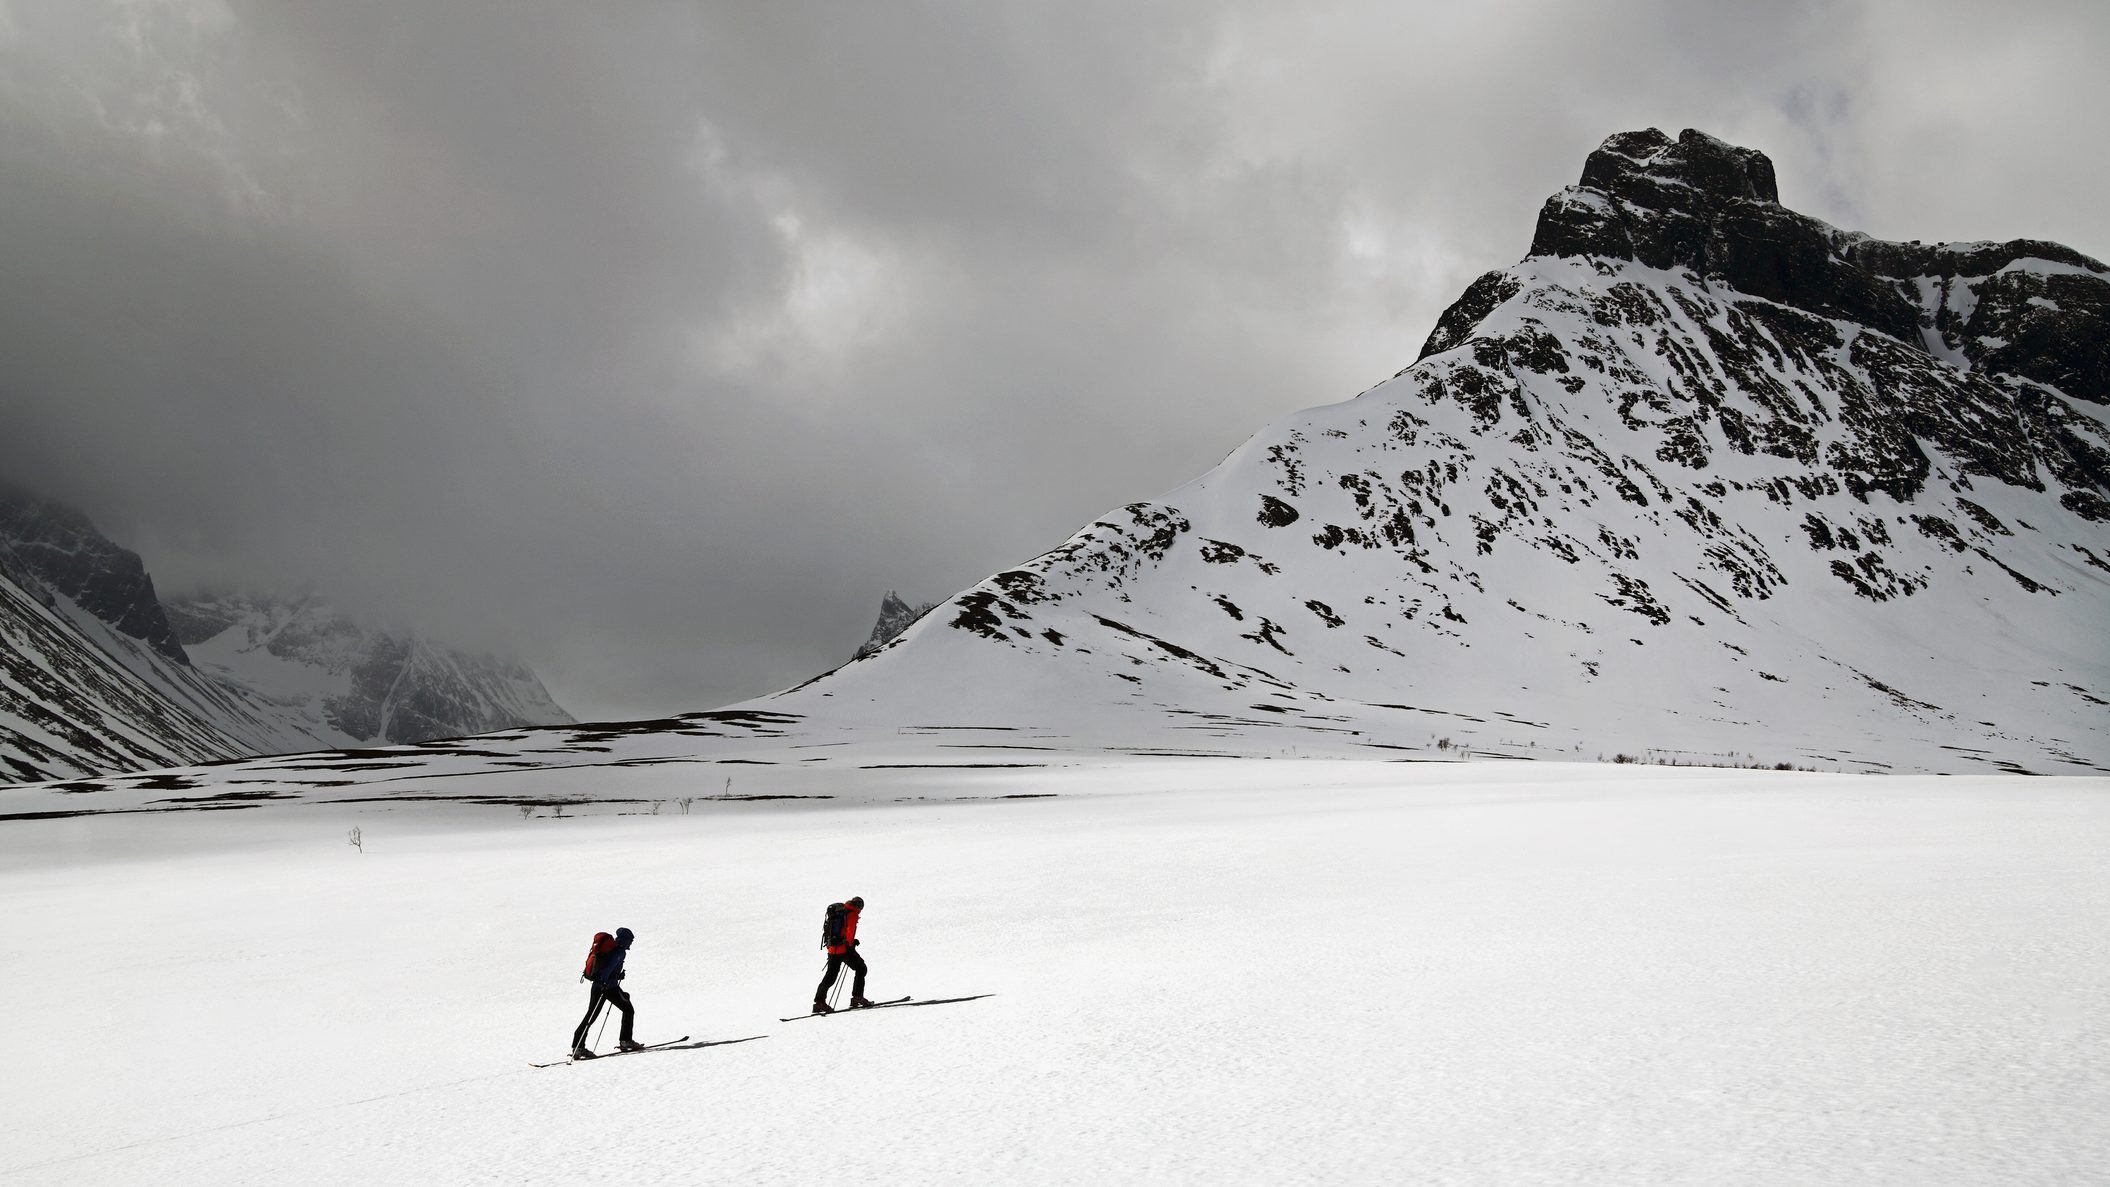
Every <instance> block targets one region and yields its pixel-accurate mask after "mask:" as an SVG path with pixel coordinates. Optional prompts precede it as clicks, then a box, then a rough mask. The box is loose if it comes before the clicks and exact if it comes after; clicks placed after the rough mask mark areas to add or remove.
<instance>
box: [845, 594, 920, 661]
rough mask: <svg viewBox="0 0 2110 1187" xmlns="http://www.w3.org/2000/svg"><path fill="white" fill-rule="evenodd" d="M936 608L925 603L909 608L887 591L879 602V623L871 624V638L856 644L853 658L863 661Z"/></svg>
mask: <svg viewBox="0 0 2110 1187" xmlns="http://www.w3.org/2000/svg"><path fill="white" fill-rule="evenodd" d="M937 608H938V603H936V602H925V603H923V604H922V605H920V606H911V605H909V604H908V603H907V602H904V601H902V600H901V595H900V594H898V593H895V592H894V591H893V590H891V589H890V590H888V591H887V594H886V597H884V598H881V599H880V601H879V621H878V622H876V623H874V624H872V635H871V637H870V638H868V639H866V640H865V641H864V642H863V643H860V644H858V647H857V653H856V655H855V656H854V658H856V659H863V658H864V657H866V656H868V655H870V654H872V653H873V652H875V651H877V650H879V649H880V648H881V647H884V646H886V645H887V644H888V643H890V642H892V641H893V639H894V636H896V635H898V634H900V633H901V632H903V631H905V630H907V629H908V628H909V627H911V626H914V625H915V623H916V620H917V619H919V618H921V617H923V616H924V615H926V614H928V613H930V612H931V611H932V610H935V609H937Z"/></svg>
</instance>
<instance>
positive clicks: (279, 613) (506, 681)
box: [167, 592, 572, 745]
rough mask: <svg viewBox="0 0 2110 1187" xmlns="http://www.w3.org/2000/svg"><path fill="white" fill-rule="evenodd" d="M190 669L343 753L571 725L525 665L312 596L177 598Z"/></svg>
mask: <svg viewBox="0 0 2110 1187" xmlns="http://www.w3.org/2000/svg"><path fill="white" fill-rule="evenodd" d="M167 607H168V615H169V620H170V622H171V623H172V624H173V626H174V631H175V635H176V637H177V638H178V639H179V640H180V641H181V642H182V643H183V645H184V647H185V648H186V650H187V651H188V652H189V654H190V656H191V658H192V660H193V662H195V663H196V664H197V666H198V667H199V668H201V669H203V670H205V671H206V672H209V673H211V674H212V675H213V676H214V677H216V678H217V679H219V680H220V681H221V682H222V683H225V684H230V685H234V686H237V687H240V688H244V689H246V690H248V691H249V692H251V693H252V694H254V695H256V696H258V697H261V698H263V699H265V700H267V701H269V702H270V703H272V704H274V705H276V706H279V707H280V708H281V710H282V711H283V712H285V713H287V714H290V715H293V716H294V717H296V718H297V719H298V720H300V721H302V722H303V723H305V724H304V728H306V729H308V730H309V731H310V732H312V733H313V734H315V735H316V736H317V737H319V738H320V737H328V738H332V739H342V741H335V742H333V744H336V745H353V744H360V743H368V742H424V741H428V740H430V739H433V738H451V737H459V736H462V735H465V734H478V733H485V732H488V731H491V730H503V729H514V728H516V727H520V726H535V725H569V724H571V722H572V716H571V715H570V714H569V713H566V712H565V711H564V710H563V708H562V707H560V706H559V705H558V704H557V703H556V701H554V700H553V699H551V697H550V695H549V692H548V690H546V689H544V688H543V686H542V681H541V680H540V679H538V678H537V677H536V675H535V673H534V672H533V671H532V670H530V669H529V668H528V667H527V666H526V665H524V664H521V663H519V662H518V661H515V660H511V659H507V658H504V657H501V656H494V655H483V654H476V653H472V652H467V651H462V650H458V649H455V648H451V647H446V646H444V645H441V644H438V643H434V642H432V641H430V640H427V639H422V638H419V637H418V636H416V635H414V634H412V633H409V632H405V631H390V630H384V629H381V628H377V627H374V626H372V625H369V624H365V623H361V622H358V621H356V620H354V619H352V618H350V617H348V616H346V615H345V614H343V613H341V612H340V611H338V610H337V609H336V608H335V607H333V606H332V605H331V604H330V603H329V601H328V600H327V599H325V598H323V597H321V596H320V595H318V594H315V593H313V592H301V593H295V594H290V595H286V596H283V597H270V596H258V595H251V594H233V593H213V594H197V595H192V596H186V597H176V598H171V599H169V600H168V602H167Z"/></svg>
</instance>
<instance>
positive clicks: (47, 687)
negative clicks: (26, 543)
mask: <svg viewBox="0 0 2110 1187" xmlns="http://www.w3.org/2000/svg"><path fill="white" fill-rule="evenodd" d="M15 571H17V569H16V563H15V562H13V560H12V558H11V557H10V556H9V555H8V552H7V549H6V547H5V546H4V545H0V783H17V782H29V781H32V780H40V779H58V778H68V777H72V776H75V775H87V774H94V773H97V772H103V771H136V770H142V769H145V768H148V767H168V766H183V765H188V764H193V763H203V762H214V761H217V760H221V759H229V758H238V757H240V756H242V755H244V754H247V753H249V752H248V751H247V750H245V749H244V748H243V747H242V745H241V744H240V743H239V742H237V741H236V740H235V739H233V738H231V737H229V736H227V735H226V734H224V733H222V732H221V731H219V730H218V729H215V728H214V727H213V726H212V725H210V724H208V723H207V722H205V721H202V720H200V719H199V718H198V716H196V715H195V714H192V713H188V712H185V711H184V710H182V709H180V708H178V707H177V706H176V704H175V703H174V702H173V701H171V700H170V699H169V698H168V697H167V696H165V695H163V693H162V692H161V691H159V690H157V689H156V688H155V687H154V685H152V684H150V683H149V682H148V681H147V680H146V679H144V678H142V677H141V676H139V675H138V674H137V673H136V672H134V671H133V670H132V669H131V668H128V667H126V666H125V665H124V664H122V663H120V662H118V661H117V660H116V659H115V658H114V657H112V656H111V655H110V654H109V653H107V652H105V651H103V650H102V649H100V648H98V647H96V646H95V645H94V644H92V643H90V642H89V641H88V640H87V638H86V637H85V636H83V635H82V633H81V632H80V631H79V630H77V629H76V628H75V627H74V625H73V623H72V622H71V621H70V620H69V618H68V616H67V615H66V614H65V612H64V611H62V610H61V609H59V608H58V606H57V605H55V604H53V603H48V602H47V601H46V600H45V598H44V597H39V596H37V595H35V594H32V593H31V592H30V591H29V590H27V589H24V588H23V587H22V586H21V585H19V584H17V583H16V582H15V581H13V580H12V579H11V578H10V576H9V574H10V573H13V572H15ZM46 596H47V597H48V596H49V595H48V594H47V595H46Z"/></svg>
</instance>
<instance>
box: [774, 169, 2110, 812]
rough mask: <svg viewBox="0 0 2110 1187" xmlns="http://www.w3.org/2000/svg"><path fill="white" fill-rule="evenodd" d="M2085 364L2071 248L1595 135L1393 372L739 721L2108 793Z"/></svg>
mask: <svg viewBox="0 0 2110 1187" xmlns="http://www.w3.org/2000/svg"><path fill="white" fill-rule="evenodd" d="M2106 343H2110V270H2106V269H2105V268H2104V266H2103V265H2102V264H2100V263H2098V262H2096V261H2094V260H2092V259H2089V258H2088V257H2086V256H2083V255H2081V254H2079V253H2077V252H2074V251H2072V250H2071V249H2068V248H2064V247H2060V246H2058V245H2055V244H2046V243H2041V242H2037V241H2032V240H2016V241H2012V242H2009V243H2002V244H1984V243H1972V244H1940V245H1933V246H1924V245H1921V244H1917V243H1886V242H1882V241H1878V240H1874V239H1871V238H1869V237H1867V236H1865V235H1860V234H1855V233H1850V232H1844V231H1840V230H1837V229H1835V228H1832V227H1830V226H1827V225H1825V224H1824V223H1822V222H1819V221H1817V220H1815V219H1812V218H1809V217H1808V216H1805V215H1801V214H1798V213H1796V212H1794V211H1792V210H1789V209H1787V208H1786V207H1784V206H1782V205H1780V204H1779V202H1778V194H1777V190H1776V186H1775V181H1774V176H1773V169H1772V165H1771V163H1770V162H1769V161H1768V160H1767V159H1766V158H1765V156H1764V155H1763V154H1761V153H1758V152H1755V151H1753V150H1750V149H1743V148H1736V147H1733V146H1730V145H1727V144H1724V143H1722V142H1720V141H1718V140H1715V139H1713V138H1711V137H1707V136H1704V135H1701V134H1700V133H1697V132H1691V131H1688V132H1686V133H1684V134H1683V135H1681V136H1680V137H1679V138H1677V139H1676V140H1672V139H1671V138H1670V137H1668V136H1665V135H1664V134H1662V133H1661V132H1656V131H1646V132H1635V133H1625V134H1622V135H1618V136H1614V137H1612V138H1611V139H1609V140H1607V141H1606V142H1605V144H1604V145H1603V147H1601V148H1600V149H1598V150H1597V151H1596V152H1595V153H1592V154H1591V156H1590V158H1589V161H1588V163H1587V164H1586V166H1585V168H1584V172H1583V178H1582V182H1581V184H1579V185H1576V186H1573V187H1570V188H1568V189H1566V190H1564V191H1562V192H1561V193H1560V194H1558V195H1555V196H1554V197H1553V198H1552V199H1550V200H1549V201H1548V202H1547V204H1546V206H1545V209H1544V210H1543V211H1542V213H1541V215H1540V219H1539V226H1538V232H1537V234H1536V236H1535V238H1534V241H1533V245H1532V251H1531V254H1530V255H1529V256H1528V257H1527V258H1526V259H1525V260H1524V261H1522V262H1521V263H1520V264H1518V265H1517V266H1515V267H1512V268H1509V269H1505V270H1502V271H1499V272H1490V273H1488V274H1487V275H1485V276H1483V277H1481V278H1480V279H1479V280H1477V281H1475V282H1474V283H1473V284H1472V285H1471V286H1470V287H1469V288H1468V289H1467V291H1466V292H1465V294H1464V295H1463V296H1461V297H1460V299H1459V300H1458V302H1457V303H1456V304H1454V305H1453V306H1452V307H1451V308H1450V309H1449V310H1448V311H1446V312H1445V314H1444V315H1443V317H1442V319H1441V320H1440V321H1439V323H1438V325H1437V327H1436V329H1435V331H1434V332H1433V333H1432V334H1431V335H1430V337H1429V340H1428V343H1427V345H1426V347H1425V348H1424V350H1423V352H1422V355H1421V358H1420V360H1419V361H1418V362H1416V363H1415V364H1414V365H1413V366H1411V367H1409V368H1408V369H1407V370H1405V371H1402V372H1401V373H1400V374H1399V375H1397V376H1395V377H1394V378H1393V379H1392V380H1390V381H1388V382H1386V383H1383V384H1380V385H1379V386H1378V387H1376V388H1374V389H1372V390H1371V391H1369V392H1366V393H1364V394H1363V395H1362V396H1359V397H1357V398H1356V399H1353V400H1350V401H1348V402H1346V403H1343V404H1337V405H1332V406H1329V407H1324V408H1318V409H1314V410H1311V411H1309V412H1305V413H1302V414H1299V415H1297V416H1293V417H1290V418H1288V419H1287V420H1285V421H1284V422H1282V423H1280V424H1278V425H1276V426H1274V427H1272V428H1270V429H1268V430H1266V431H1264V432H1262V433H1261V434H1260V435H1258V436H1256V437H1255V438H1253V439H1252V440H1251V441H1249V442H1248V443H1247V444H1246V445H1244V446H1243V447H1241V448H1240V449H1239V450H1238V451H1236V452H1235V453H1234V454H1233V455H1232V456H1231V457H1230V458H1228V459H1226V461H1225V462H1224V463H1223V464H1222V465H1220V466H1218V467H1217V468H1216V469H1215V470H1213V471H1211V472H1210V473H1208V474H1207V475H1204V476H1203V477H1201V478H1200V479H1197V480H1196V481H1194V482H1192V483H1189V484H1188V485H1187V486H1184V487H1182V488H1180V489H1179V490H1177V491H1174V492H1172V493H1171V494H1169V495H1167V496H1166V497H1165V498H1164V499H1162V500H1160V501H1158V502H1154V503H1140V504H1135V505H1133V506H1130V507H1127V508H1124V509H1122V510H1121V511H1119V512H1116V513H1113V514H1111V515H1109V516H1107V517H1106V518H1104V519H1102V520H1101V521H1099V522H1097V523H1094V524H1092V525H1090V526H1088V527H1086V528H1085V529H1084V530H1083V531H1081V532H1079V533H1078V534H1077V535H1076V536H1075V537H1073V538H1072V539H1071V540H1070V541H1069V542H1067V543H1066V544H1064V545H1063V546H1062V547H1060V548H1057V549H1055V550H1054V551H1052V552H1050V553H1047V554H1046V555H1044V556H1041V557H1039V558H1037V559H1036V560H1034V561H1032V562H1030V563H1028V564H1025V565H1022V566H1020V567H1019V568H1017V569H1013V570H1009V571H1007V572H1004V573H999V574H997V575H996V576H994V577H992V578H990V579H988V580H986V581H984V582H982V583H980V584H978V585H977V586H975V587H974V588H972V589H970V590H967V591H965V592H963V593H961V594H959V595H957V596H956V597H954V598H953V599H951V600H950V601H949V602H948V603H946V604H945V605H943V606H942V607H940V609H939V610H938V611H937V612H935V613H933V614H931V615H929V616H928V617H926V618H924V619H923V620H922V621H921V622H920V623H918V624H917V625H916V626H914V627H913V628H911V629H910V630H909V631H907V632H906V633H905V634H903V635H902V636H901V637H899V638H898V639H896V640H895V641H894V642H892V643H891V644H888V645H887V646H885V647H882V648H881V649H879V650H878V651H877V652H876V653H874V654H872V655H870V656H869V657H867V658H864V659H862V660H861V661H860V662H856V663H852V664H850V665H847V666H846V667H844V668H843V669H841V670H839V671H838V672H837V673H834V674H832V675H830V676H828V677H825V678H823V679H821V680H819V681H815V682H811V683H809V684H808V685H805V686H801V687H800V688H799V689H796V690H793V691H791V692H789V693H785V694H780V695H779V696H778V697H776V698H770V699H767V700H765V701H764V702H760V703H761V704H767V705H769V706H771V707H773V708H782V709H792V710H797V711H810V712H813V713H816V714H819V713H829V714H836V715H842V714H852V715H855V714H863V715H867V716H870V717H873V718H879V717H887V716H891V717H894V718H896V719H898V720H910V719H913V720H918V721H969V720H972V721H976V722H988V723H996V722H1014V723H1019V724H1022V725H1036V724H1039V725H1050V726H1059V727H1061V728H1065V729H1070V730H1080V731H1083V732H1086V733H1090V732H1094V731H1096V732H1097V733H1098V734H1099V735H1100V736H1104V737H1108V738H1115V737H1122V738H1130V739H1143V738H1151V739H1164V738H1193V739H1201V738H1221V739H1225V740H1226V741H1224V742H1218V743H1214V744H1216V745H1231V746H1234V747H1243V748H1245V749H1255V748H1266V747H1267V746H1268V742H1267V739H1268V737H1269V736H1270V733H1271V731H1281V730H1294V731H1303V732H1305V733H1311V732H1314V731H1317V732H1324V733H1326V734H1327V735H1328V736H1332V737H1353V738H1357V739H1361V740H1363V741H1365V742H1366V743H1368V744H1373V745H1403V746H1413V747H1418V746H1427V745H1430V744H1431V743H1433V742H1440V741H1445V740H1456V741H1458V742H1459V743H1461V744H1471V745H1474V746H1478V747H1481V748H1483V749H1487V750H1491V751H1496V752H1502V753H1513V754H1518V755H1532V754H1537V755H1545V756H1558V755H1562V754H1567V755H1571V756H1572V755H1577V754H1579V755H1580V756H1582V757H1597V756H1603V757H1610V756H1612V755H1613V754H1615V753H1620V752H1627V753H1634V754H1640V753H1643V752H1644V751H1653V752H1655V753H1656V754H1657V755H1659V756H1662V757H1688V758H1697V759H1709V760H1713V761H1755V762H1767V763H1770V762H1792V763H1796V764H1799V765H1801V764H1807V765H1819V766H1827V767H1846V768H1851V769H1872V770H1887V769H1905V768H1910V769H1921V770H1960V769H1971V768H1974V767H1976V768H1980V769H1982V768H1983V767H1984V766H1988V765H1990V766H1993V767H1997V768H2001V769H2011V770H2032V771H2082V770H2105V769H2110V733H2106V730H2105V728H2104V727H2105V725H2106V724H2110V715H2106V710H2110V647H2106V645H2105V644H2104V642H2103V639H2104V638H2105V637H2106V636H2105V634H2104V632H2103V624H2105V623H2106V622H2110V532H2106V530H2105V528H2104V527H2103V526H2102V525H2103V523H2104V521H2105V519H2106V518H2110V410H2106V408H2105V406H2104V404H2105V401H2106V399H2110V391H2106V386H2105V385H2106V383H2110V361H2106V357H2105V354H2104V351H2105V349H2106V348H2105V344H2106ZM823 698H826V699H825V700H824V699H823ZM1278 736H1281V737H1282V738H1284V740H1285V741H1288V740H1291V739H1290V736H1289V735H1288V734H1281V735H1278Z"/></svg>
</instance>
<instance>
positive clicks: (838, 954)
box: [813, 896, 872, 1014]
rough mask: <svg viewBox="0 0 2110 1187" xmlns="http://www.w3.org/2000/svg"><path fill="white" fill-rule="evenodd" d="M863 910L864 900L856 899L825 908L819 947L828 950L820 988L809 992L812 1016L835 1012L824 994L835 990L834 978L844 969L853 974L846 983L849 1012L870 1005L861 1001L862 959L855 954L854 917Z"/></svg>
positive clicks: (863, 979)
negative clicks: (845, 966)
mask: <svg viewBox="0 0 2110 1187" xmlns="http://www.w3.org/2000/svg"><path fill="white" fill-rule="evenodd" d="M864 909H865V901H864V899H863V898H861V897H857V896H852V897H851V898H849V899H848V900H846V901H844V902H840V903H830V904H829V905H828V915H827V918H826V919H825V920H824V921H823V922H822V923H821V946H822V947H824V948H826V949H827V950H828V974H827V975H826V976H824V977H822V978H821V987H820V988H819V989H816V990H814V991H813V1012H814V1013H816V1014H833V1013H834V1012H835V1007H833V1006H831V1005H829V1004H828V991H829V990H830V989H833V988H834V987H835V978H836V976H837V975H838V974H840V973H841V972H842V970H843V966H844V965H848V966H850V971H851V972H853V973H856V974H857V979H856V980H855V981H852V982H851V983H850V1008H851V1009H853V1010H856V1009H862V1008H863V1007H865V1006H869V1005H871V1004H872V1003H871V1002H869V1001H867V1000H865V958H864V957H862V956H859V955H858V954H857V916H858V914H859V913H860V912H862V911H863V910H864Z"/></svg>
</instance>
